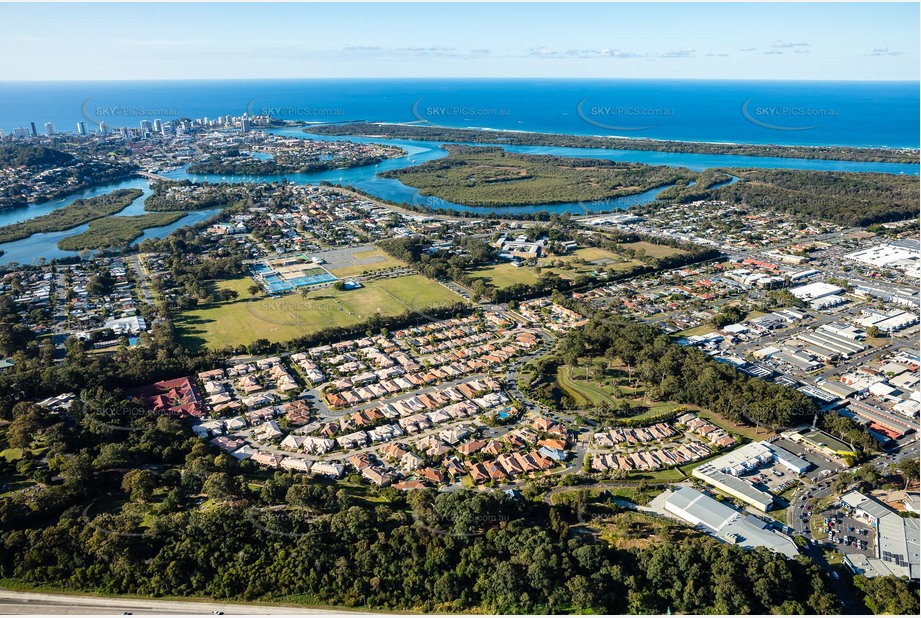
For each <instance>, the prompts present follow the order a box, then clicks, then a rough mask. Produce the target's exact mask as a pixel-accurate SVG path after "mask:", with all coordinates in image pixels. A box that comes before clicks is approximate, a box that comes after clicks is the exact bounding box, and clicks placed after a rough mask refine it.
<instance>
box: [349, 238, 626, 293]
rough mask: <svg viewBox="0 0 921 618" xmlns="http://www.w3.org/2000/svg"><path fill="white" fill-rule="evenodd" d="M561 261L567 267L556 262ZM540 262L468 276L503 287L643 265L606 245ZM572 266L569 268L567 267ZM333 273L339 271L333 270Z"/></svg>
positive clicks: (507, 265)
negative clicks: (542, 277)
mask: <svg viewBox="0 0 921 618" xmlns="http://www.w3.org/2000/svg"><path fill="white" fill-rule="evenodd" d="M576 260H585V261H586V262H588V263H587V264H581V263H578V264H576V263H573V262H575V261H576ZM560 263H562V264H564V265H566V266H567V267H565V268H564V267H561V266H558V264H560ZM537 264H538V266H540V273H538V272H537V271H536V270H535V268H534V267H533V266H513V265H512V264H511V263H503V264H496V265H494V266H487V267H484V268H478V269H476V270H474V271H471V273H470V274H471V276H473V277H482V278H484V279H486V280H487V281H488V282H489V283H491V284H492V285H493V286H495V287H496V288H497V289H500V290H501V289H503V288H507V287H510V286H512V285H515V284H516V283H523V284H525V285H534V284H535V283H537V279H538V277H540V275H541V274H542V273H553V274H556V275H558V276H560V277H561V278H563V279H575V278H576V277H578V276H579V275H583V274H588V273H591V272H594V271H598V272H600V271H602V270H610V269H613V270H628V269H630V268H633V267H634V266H638V265H642V262H640V261H639V260H628V261H626V262H625V261H624V257H623V256H620V255H617V254H616V253H613V252H611V251H608V250H607V249H599V248H597V247H584V248H582V249H576V250H575V251H573V252H572V253H569V254H567V255H562V256H554V257H549V258H540V259H539V260H538V261H537ZM570 267H571V268H570ZM333 274H338V273H336V272H333Z"/></svg>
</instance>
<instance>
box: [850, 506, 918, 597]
mask: <svg viewBox="0 0 921 618" xmlns="http://www.w3.org/2000/svg"><path fill="white" fill-rule="evenodd" d="M841 502H843V503H844V504H846V505H847V506H849V507H851V508H852V509H854V514H855V516H856V517H857V518H858V519H862V520H864V521H866V522H867V523H869V524H870V525H871V526H873V528H875V529H876V543H875V546H876V557H875V558H864V557H863V556H860V557H859V558H858V557H857V556H852V555H851V554H845V556H844V558H845V563H846V564H847V565H848V566H849V567H850V568H851V570H853V571H854V572H855V573H862V574H863V575H865V576H867V577H878V576H881V575H896V576H899V577H909V578H911V579H918V578H919V575H921V571H919V568H921V558H919V520H918V519H916V518H909V517H902V516H900V515H899V514H898V513H897V512H895V511H893V510H892V509H890V508H889V507H888V506H886V505H885V504H883V503H882V502H880V501H878V500H876V499H875V498H872V497H870V496H867V495H865V494H862V493H860V492H859V491H852V492H850V493H848V494H845V495H843V496H841Z"/></svg>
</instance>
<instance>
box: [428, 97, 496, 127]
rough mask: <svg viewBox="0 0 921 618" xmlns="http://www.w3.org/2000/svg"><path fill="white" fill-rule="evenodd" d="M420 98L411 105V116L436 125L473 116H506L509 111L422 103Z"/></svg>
mask: <svg viewBox="0 0 921 618" xmlns="http://www.w3.org/2000/svg"><path fill="white" fill-rule="evenodd" d="M422 100H423V99H422V98H419V99H416V101H415V102H414V103H413V106H412V114H413V118H415V119H416V120H418V121H419V122H424V123H427V124H433V125H437V124H439V122H443V121H446V120H473V119H474V118H507V117H508V116H510V115H511V112H510V111H509V110H508V109H506V108H502V107H477V106H475V105H423V104H422Z"/></svg>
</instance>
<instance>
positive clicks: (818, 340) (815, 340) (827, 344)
mask: <svg viewBox="0 0 921 618" xmlns="http://www.w3.org/2000/svg"><path fill="white" fill-rule="evenodd" d="M795 338H796V339H798V340H799V341H802V342H803V343H804V344H805V345H807V346H809V348H810V349H814V350H819V351H821V352H822V353H823V355H825V356H828V357H829V358H837V357H839V356H840V357H842V358H850V357H851V356H853V355H854V354H857V353H859V352H863V351H864V350H866V349H867V346H866V345H865V344H863V343H860V342H859V341H855V340H853V339H850V338H848V337H843V336H841V335H836V334H835V333H833V332H831V331H829V330H823V329H822V328H819V329H817V330H814V331H804V332H801V333H797V334H796V337H795Z"/></svg>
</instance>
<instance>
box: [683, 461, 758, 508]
mask: <svg viewBox="0 0 921 618" xmlns="http://www.w3.org/2000/svg"><path fill="white" fill-rule="evenodd" d="M691 474H692V475H693V476H694V477H696V478H699V479H700V480H702V481H703V482H705V483H707V484H709V485H711V486H713V487H715V488H716V489H717V490H719V491H721V492H723V493H725V494H728V495H730V496H733V497H734V498H738V499H739V500H742V501H743V502H745V503H747V504H750V505H752V506H753V507H755V508H756V509H759V510H761V511H765V512H766V511H768V509H770V508H771V506H772V505H773V504H774V496H772V495H771V494H769V493H768V492H766V491H761V490H760V489H758V488H756V487H755V486H754V485H752V484H751V483H749V482H748V481H743V480H742V479H740V478H737V477H735V476H730V475H729V474H725V473H724V472H722V471H721V470H720V469H719V468H717V467H716V466H714V465H713V463H712V462H709V463H705V464H703V465H702V466H697V467H696V468H694V471H693V472H691Z"/></svg>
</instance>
